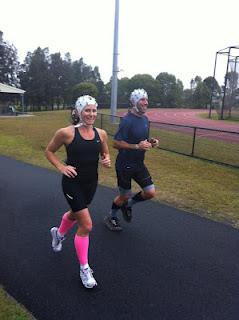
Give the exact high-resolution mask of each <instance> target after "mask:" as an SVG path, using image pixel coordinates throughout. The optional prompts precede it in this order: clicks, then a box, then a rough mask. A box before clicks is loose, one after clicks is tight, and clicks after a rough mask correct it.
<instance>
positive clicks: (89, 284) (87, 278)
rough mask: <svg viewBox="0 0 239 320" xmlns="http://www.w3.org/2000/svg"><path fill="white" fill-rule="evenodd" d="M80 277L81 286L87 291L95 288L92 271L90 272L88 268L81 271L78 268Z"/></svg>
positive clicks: (95, 283)
mask: <svg viewBox="0 0 239 320" xmlns="http://www.w3.org/2000/svg"><path fill="white" fill-rule="evenodd" d="M80 277H81V281H82V283H83V285H84V286H85V287H86V288H87V289H91V288H93V287H95V286H97V282H96V280H95V278H94V277H93V270H91V268H90V267H88V268H85V269H82V268H80Z"/></svg>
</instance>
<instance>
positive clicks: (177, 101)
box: [156, 72, 183, 107]
mask: <svg viewBox="0 0 239 320" xmlns="http://www.w3.org/2000/svg"><path fill="white" fill-rule="evenodd" d="M156 80H157V81H158V84H159V85H158V88H159V96H160V103H161V106H164V107H179V106H180V105H181V103H182V97H183V83H182V81H181V80H179V79H177V80H176V77H175V76H174V75H172V74H169V73H167V72H161V73H160V74H158V76H157V77H156Z"/></svg>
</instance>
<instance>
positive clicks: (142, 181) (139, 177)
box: [104, 89, 159, 231]
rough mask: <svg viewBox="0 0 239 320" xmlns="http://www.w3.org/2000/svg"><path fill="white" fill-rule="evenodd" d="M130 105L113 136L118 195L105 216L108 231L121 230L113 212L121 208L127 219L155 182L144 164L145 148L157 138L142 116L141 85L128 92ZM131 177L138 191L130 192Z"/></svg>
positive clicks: (144, 105) (145, 105) (151, 191)
mask: <svg viewBox="0 0 239 320" xmlns="http://www.w3.org/2000/svg"><path fill="white" fill-rule="evenodd" d="M130 103H131V107H132V108H131V109H130V110H129V112H128V113H127V115H126V116H124V117H123V118H122V119H121V122H120V125H119V128H118V131H117V132H116V134H115V136H114V148H116V149H118V155H117V158H116V163H115V168H116V174H117V183H118V188H119V195H118V196H117V197H116V198H115V199H114V200H113V203H112V207H111V211H110V214H109V215H108V216H106V217H105V219H104V222H105V225H106V226H107V227H108V228H109V229H110V230H111V231H121V230H122V227H121V225H120V222H119V218H118V216H117V212H118V210H119V209H121V211H122V213H123V218H124V219H125V220H126V221H127V222H130V221H131V219H132V206H133V205H135V204H136V203H138V202H141V201H145V200H148V199H152V198H153V197H154V196H155V186H154V183H153V181H152V178H151V176H150V173H149V171H148V169H147V167H146V166H145V164H144V158H145V152H146V151H149V150H150V149H151V148H152V147H156V146H158V144H159V141H158V140H157V139H154V138H151V139H149V120H148V118H147V117H146V116H145V112H146V111H147V108H148V94H147V92H146V91H145V90H144V89H135V90H134V91H133V92H132V93H131V95H130ZM132 179H133V180H134V181H135V182H136V183H137V184H138V185H139V186H140V187H141V191H139V192H138V193H136V194H135V195H132V193H131V182H132Z"/></svg>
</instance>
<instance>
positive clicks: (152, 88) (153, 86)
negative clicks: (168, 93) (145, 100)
mask: <svg viewBox="0 0 239 320" xmlns="http://www.w3.org/2000/svg"><path fill="white" fill-rule="evenodd" d="M137 88H143V89H145V90H146V91H147V93H148V95H149V104H150V106H151V107H155V106H157V105H158V103H159V102H160V101H159V88H158V82H157V81H156V80H155V79H154V78H153V77H152V76H151V75H149V74H136V75H135V76H133V77H132V78H131V79H130V81H129V91H128V92H129V93H130V92H131V91H132V90H134V89H137ZM128 99H129V98H128Z"/></svg>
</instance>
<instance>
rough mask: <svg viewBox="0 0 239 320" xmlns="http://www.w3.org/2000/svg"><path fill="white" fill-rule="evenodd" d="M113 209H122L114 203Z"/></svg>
mask: <svg viewBox="0 0 239 320" xmlns="http://www.w3.org/2000/svg"><path fill="white" fill-rule="evenodd" d="M111 209H113V210H114V209H120V206H118V205H117V204H115V203H114V202H113V203H112V207H111Z"/></svg>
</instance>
